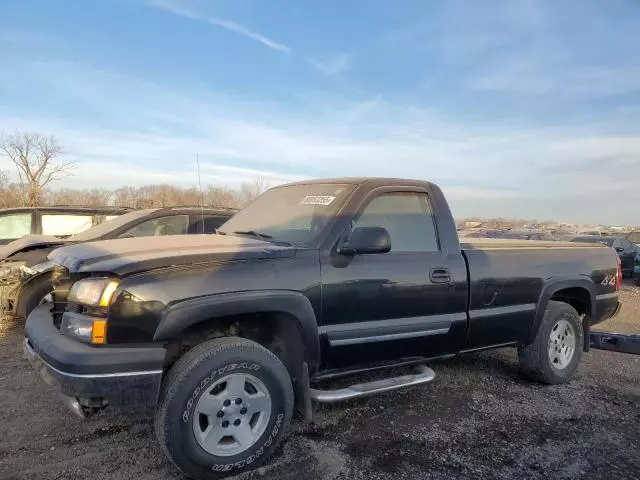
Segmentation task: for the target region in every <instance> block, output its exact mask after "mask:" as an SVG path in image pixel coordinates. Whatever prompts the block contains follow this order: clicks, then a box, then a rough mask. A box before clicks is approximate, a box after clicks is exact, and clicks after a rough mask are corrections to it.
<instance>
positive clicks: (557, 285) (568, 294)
mask: <svg viewBox="0 0 640 480" xmlns="http://www.w3.org/2000/svg"><path fill="white" fill-rule="evenodd" d="M551 300H554V301H560V302H564V303H567V304H568V305H571V306H572V307H574V308H575V309H576V311H578V313H579V314H581V315H584V318H583V321H582V327H583V330H584V343H583V350H584V351H588V350H589V325H590V322H589V319H590V318H591V316H592V315H593V314H594V312H595V311H596V285H595V283H594V282H593V280H592V279H591V278H590V277H586V276H584V275H579V276H571V277H562V278H555V279H551V280H549V281H547V282H546V283H545V284H544V286H543V287H542V291H541V292H540V296H539V297H538V304H537V307H536V314H535V317H534V322H533V326H532V329H531V333H530V336H529V341H533V340H534V338H535V336H536V334H537V333H538V329H539V328H540V325H542V320H543V319H544V315H545V312H546V310H547V307H548V305H549V302H550V301H551Z"/></svg>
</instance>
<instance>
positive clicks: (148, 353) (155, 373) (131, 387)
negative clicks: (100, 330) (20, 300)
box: [24, 305, 166, 408]
mask: <svg viewBox="0 0 640 480" xmlns="http://www.w3.org/2000/svg"><path fill="white" fill-rule="evenodd" d="M49 309H50V307H49V306H48V305H43V306H41V307H38V308H36V309H35V310H34V311H33V312H32V313H31V315H29V318H28V319H27V322H26V325H25V340H24V351H25V354H26V356H27V358H28V359H29V361H30V362H31V364H32V365H33V367H34V368H35V369H36V371H38V372H39V373H40V375H41V376H42V378H43V379H44V381H45V382H46V383H48V384H50V385H53V386H55V387H56V388H58V389H59V390H60V392H61V393H62V394H63V395H66V396H69V397H74V398H79V399H91V400H106V401H107V402H108V403H109V404H112V405H116V406H118V407H124V408H138V407H150V406H155V404H156V402H157V400H158V394H159V392H160V384H161V382H162V373H163V365H164V359H165V356H166V350H165V348H164V347H162V346H142V347H139V346H137V347H126V348H123V347H111V346H101V347H94V346H91V345H86V344H83V343H81V342H78V341H76V340H74V339H72V338H70V337H68V336H66V335H62V334H61V333H60V331H59V330H58V329H56V327H55V326H54V325H53V318H52V316H51V312H50V311H49Z"/></svg>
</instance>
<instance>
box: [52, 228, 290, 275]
mask: <svg viewBox="0 0 640 480" xmlns="http://www.w3.org/2000/svg"><path fill="white" fill-rule="evenodd" d="M294 255H295V248H294V247H289V246H280V245H275V244H273V243H269V242H265V241H261V240H254V239H252V238H247V237H239V236H231V235H224V236H223V235H171V236H165V237H139V238H127V239H120V240H104V241H100V242H88V243H81V244H77V245H70V246H64V247H61V248H57V249H55V250H53V251H52V252H51V253H50V254H49V260H51V261H52V262H53V263H55V264H57V265H61V266H63V267H65V268H67V269H68V270H69V271H70V272H72V273H81V272H110V273H114V274H116V275H119V276H123V275H128V274H131V273H135V272H141V271H149V270H154V269H158V268H164V267H172V266H183V265H189V264H193V263H218V262H231V261H240V260H244V261H246V260H260V259H267V258H282V257H292V256H294Z"/></svg>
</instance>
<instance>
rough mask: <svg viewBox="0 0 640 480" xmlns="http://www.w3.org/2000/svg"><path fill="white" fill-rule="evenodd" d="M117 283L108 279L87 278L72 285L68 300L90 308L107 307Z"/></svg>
mask: <svg viewBox="0 0 640 480" xmlns="http://www.w3.org/2000/svg"><path fill="white" fill-rule="evenodd" d="M118 285H119V282H118V281H117V280H112V279H109V278H88V279H86V280H80V281H78V282H76V283H74V284H73V286H72V287H71V291H70V292H69V297H68V300H69V301H70V302H74V303H80V304H82V305H87V306H90V307H108V306H109V305H110V304H111V299H112V298H113V294H114V293H115V292H116V289H117V288H118Z"/></svg>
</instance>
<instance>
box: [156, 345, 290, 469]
mask: <svg viewBox="0 0 640 480" xmlns="http://www.w3.org/2000/svg"><path fill="white" fill-rule="evenodd" d="M243 377H244V381H245V382H246V383H242V387H241V390H242V392H243V393H241V394H238V392H239V391H240V390H239V389H238V388H240V387H238V385H239V384H240V382H242V381H243ZM223 380H225V381H223ZM234 384H235V385H236V387H234V388H235V389H234V388H232V385H234ZM250 387H251V388H250ZM212 390H213V391H214V392H215V393H216V395H217V396H213V395H211V391H212ZM256 392H257V393H256ZM232 393H233V394H232ZM249 395H252V396H249ZM235 397H238V398H239V397H243V398H241V399H240V400H242V402H241V403H239V404H236V398H235ZM267 398H268V400H265V399H267ZM256 399H260V402H261V403H260V405H266V404H267V403H270V407H269V409H268V410H267V409H266V407H265V408H263V409H262V410H261V412H262V413H257V414H256V413H254V412H253V410H254V409H255V408H254V406H253V405H258V403H256V402H257V401H258V400H256ZM227 400H229V402H227ZM220 402H222V403H220ZM211 405H213V407H212V406H211ZM293 405H294V395H293V387H292V384H291V377H290V376H289V373H288V371H287V369H286V367H285V366H284V365H283V363H282V362H281V361H280V359H278V357H276V356H275V355H274V354H273V353H271V352H270V351H269V350H267V349H266V348H264V347H262V346H261V345H259V344H257V343H255V342H253V341H250V340H246V339H243V338H238V337H225V338H217V339H214V340H209V341H207V342H205V343H202V344H201V345H198V346H197V347H194V348H193V349H192V350H190V351H188V352H187V353H186V354H185V355H184V356H183V357H181V358H180V359H179V360H178V361H177V362H176V363H175V365H174V366H173V367H172V368H171V370H170V371H169V373H168V375H167V377H166V379H165V381H164V382H163V387H162V391H161V393H160V399H159V402H158V406H157V410H156V415H155V429H156V436H157V439H158V442H160V445H161V446H162V448H163V450H164V452H165V454H166V455H167V456H168V457H169V459H170V460H171V461H172V462H173V463H174V464H175V465H176V467H178V469H180V470H181V471H182V472H183V473H184V474H186V475H187V476H189V477H191V478H197V479H217V478H221V477H224V476H227V475H236V474H239V473H241V472H244V471H247V470H251V469H254V468H256V467H258V466H259V465H260V464H262V463H264V462H265V461H267V460H268V459H269V457H271V455H272V454H273V452H274V451H275V449H276V448H277V447H278V445H279V444H280V443H281V442H282V441H283V440H284V438H285V436H286V432H287V430H288V427H289V424H290V423H291V417H292V414H293ZM256 408H257V407H256ZM203 411H204V412H206V413H204V414H203V413H202V412H203ZM216 412H217V413H216ZM225 421H226V422H227V423H226V425H225V423H224V422H225ZM236 422H239V423H237V425H236ZM223 426H224V428H223ZM208 429H210V430H208ZM233 429H236V430H233ZM247 429H248V430H247ZM206 432H209V434H207V433H206ZM221 432H223V433H222V434H225V433H227V432H230V433H231V436H224V437H223V438H222V439H221V440H219V441H218V440H216V439H217V438H218V437H219V436H220V435H221ZM247 432H250V435H249V434H247ZM260 432H262V433H260ZM241 434H242V435H241ZM211 438H213V439H214V440H210V439H211ZM247 438H249V439H250V441H249V442H244V443H245V444H247V445H249V446H248V447H246V448H244V445H243V444H242V443H241V440H246V439H247ZM225 442H226V443H225ZM251 442H253V443H251Z"/></svg>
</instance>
